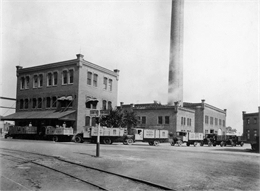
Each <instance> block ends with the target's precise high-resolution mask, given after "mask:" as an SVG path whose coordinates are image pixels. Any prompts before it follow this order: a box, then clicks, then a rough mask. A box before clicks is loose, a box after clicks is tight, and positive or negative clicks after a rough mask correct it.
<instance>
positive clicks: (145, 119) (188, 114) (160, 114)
mask: <svg viewBox="0 0 260 191" xmlns="http://www.w3.org/2000/svg"><path fill="white" fill-rule="evenodd" d="M120 107H121V108H122V109H123V110H128V111H133V112H134V113H135V114H136V116H137V118H138V121H139V122H138V124H137V128H144V129H166V130H169V132H172V133H176V132H179V131H185V132H194V131H195V111H194V110H191V109H188V108H184V107H180V106H179V105H177V104H175V105H174V106H172V105H162V104H160V103H156V102H155V103H148V104H135V105H134V104H130V105H123V103H122V102H121V106H120Z"/></svg>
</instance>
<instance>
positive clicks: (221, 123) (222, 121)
mask: <svg viewBox="0 0 260 191" xmlns="http://www.w3.org/2000/svg"><path fill="white" fill-rule="evenodd" d="M209 122H210V125H213V124H214V118H213V117H210V121H209V116H207V115H205V123H206V124H209ZM215 125H216V126H217V125H219V126H223V127H225V120H221V119H217V118H215Z"/></svg>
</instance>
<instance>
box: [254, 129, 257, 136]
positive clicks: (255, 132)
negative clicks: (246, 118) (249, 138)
mask: <svg viewBox="0 0 260 191" xmlns="http://www.w3.org/2000/svg"><path fill="white" fill-rule="evenodd" d="M254 137H257V130H256V129H255V130H254Z"/></svg>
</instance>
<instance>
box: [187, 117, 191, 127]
mask: <svg viewBox="0 0 260 191" xmlns="http://www.w3.org/2000/svg"><path fill="white" fill-rule="evenodd" d="M187 125H188V126H191V119H190V118H187Z"/></svg>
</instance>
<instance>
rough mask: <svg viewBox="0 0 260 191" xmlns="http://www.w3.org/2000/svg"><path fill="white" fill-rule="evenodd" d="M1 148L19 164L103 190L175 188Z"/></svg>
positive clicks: (6, 157)
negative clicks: (59, 174) (61, 175)
mask: <svg viewBox="0 0 260 191" xmlns="http://www.w3.org/2000/svg"><path fill="white" fill-rule="evenodd" d="M0 149H1V150H2V152H1V157H3V158H5V159H7V160H12V161H14V162H17V163H19V164H23V163H32V164H34V165H38V166H41V167H43V168H46V169H49V170H52V171H55V172H57V173H61V174H63V175H66V176H68V177H70V178H73V179H76V180H78V181H81V182H82V183H85V184H88V185H92V186H94V187H96V188H98V189H101V190H108V191H110V190H111V191H112V190H113V191H115V190H120V191H121V190H173V189H172V188H169V187H167V186H164V185H160V184H157V183H153V182H150V181H147V180H143V179H140V178H135V177H131V176H126V175H123V174H118V173H114V172H111V171H106V170H103V169H100V168H96V167H92V166H89V165H85V164H81V163H79V162H73V161H69V160H66V159H63V158H60V157H56V156H50V155H45V154H39V153H33V152H26V151H20V150H13V149H3V148H0ZM23 155H26V156H23ZM30 155H31V156H30ZM21 156H23V157H21Z"/></svg>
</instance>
